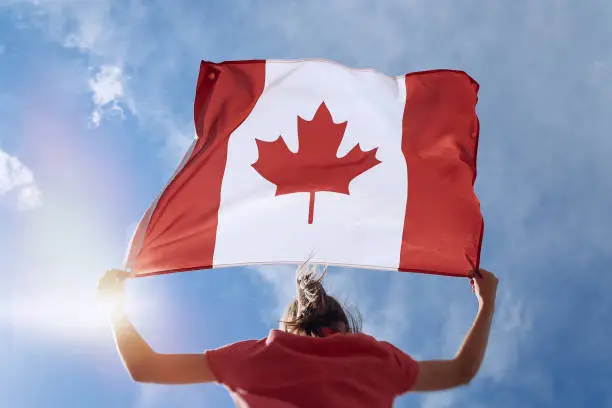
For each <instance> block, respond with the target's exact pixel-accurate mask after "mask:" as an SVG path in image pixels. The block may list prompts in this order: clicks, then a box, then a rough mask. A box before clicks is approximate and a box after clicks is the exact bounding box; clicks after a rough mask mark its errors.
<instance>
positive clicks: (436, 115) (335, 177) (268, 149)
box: [125, 60, 483, 276]
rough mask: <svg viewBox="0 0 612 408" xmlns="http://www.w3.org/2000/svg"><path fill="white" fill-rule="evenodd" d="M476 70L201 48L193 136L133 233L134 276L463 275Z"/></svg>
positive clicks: (474, 209) (469, 255) (476, 223)
mask: <svg viewBox="0 0 612 408" xmlns="http://www.w3.org/2000/svg"><path fill="white" fill-rule="evenodd" d="M477 93H478V84H477V83H476V82H475V81H474V80H473V79H472V78H471V77H470V76H468V75H467V74H466V73H464V72H461V71H451V70H437V71H426V72H416V73H411V74H408V75H402V76H388V75H384V74H382V73H380V72H377V71H374V70H357V69H352V68H348V67H345V66H342V65H340V64H337V63H333V62H329V61H302V60H300V61H231V62H223V63H212V62H202V64H201V67H200V74H199V78H198V83H197V90H196V96H195V104H194V119H195V128H196V134H197V137H196V138H195V140H194V142H193V144H192V146H191V148H190V149H189V151H188V152H187V153H186V155H185V157H184V159H183V161H182V163H181V164H180V165H179V167H178V168H177V170H176V172H175V174H174V176H173V177H172V178H171V180H170V181H169V183H168V184H167V186H166V187H165V189H164V190H163V191H162V193H161V194H160V196H159V197H158V198H157V199H156V200H155V201H154V202H153V204H152V205H151V206H150V208H149V209H148V210H147V211H146V213H145V214H144V216H143V218H142V220H141V221H140V223H139V225H138V227H137V229H136V232H135V234H134V236H133V238H132V242H131V244H130V247H129V250H128V255H127V258H126V263H125V267H126V268H128V269H130V270H132V271H133V273H135V274H136V275H137V276H145V275H151V274H160V273H170V272H179V271H187V270H194V269H205V268H211V267H220V266H237V265H253V264H264V263H302V262H304V261H305V260H306V259H310V260H311V262H313V263H322V264H327V265H342V266H350V267H359V268H372V269H392V270H400V271H413V272H424V273H434V274H443V275H451V276H467V275H469V273H470V271H471V270H477V268H478V265H479V257H480V247H481V242H482V234H483V219H482V215H481V212H480V205H479V202H478V199H477V197H476V195H475V193H474V187H473V186H474V181H475V177H476V153H477V148H478V130H479V126H478V118H477V115H476V110H475V107H476V102H477Z"/></svg>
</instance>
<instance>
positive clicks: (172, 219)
mask: <svg viewBox="0 0 612 408" xmlns="http://www.w3.org/2000/svg"><path fill="white" fill-rule="evenodd" d="M264 85H265V61H235V62H227V63H221V64H214V63H210V62H205V61H203V62H202V64H201V65H200V74H199V77H198V84H197V89H196V96H195V102H194V121H195V125H196V133H197V135H198V140H197V142H196V144H195V146H194V149H193V152H192V153H191V155H190V156H189V158H188V160H187V163H186V164H185V166H184V167H183V168H182V170H181V171H178V172H177V173H176V174H175V177H174V178H173V179H172V181H171V182H170V183H169V184H168V186H167V187H166V188H165V189H164V191H163V192H162V194H161V196H160V197H159V199H158V200H156V202H155V203H154V204H153V205H152V206H151V208H150V209H149V210H148V212H147V214H145V217H143V220H142V221H141V223H140V224H139V226H138V228H137V231H136V233H135V235H134V240H133V245H132V246H131V249H130V253H129V254H128V258H127V262H126V265H125V266H126V267H127V268H131V269H132V270H133V271H134V273H135V274H136V275H137V276H148V275H155V274H163V273H170V272H177V271H187V270H194V269H204V268H210V267H212V266H213V256H214V250H215V242H216V235H217V224H218V215H217V213H218V210H219V205H220V201H221V183H222V181H223V173H224V171H225V165H226V161H227V149H228V141H229V137H230V135H231V134H232V132H233V131H234V130H235V129H236V128H237V127H238V126H239V125H240V124H241V123H242V122H243V121H244V120H245V119H246V118H247V117H248V115H249V114H250V113H251V111H252V109H253V107H254V106H255V104H256V103H257V100H258V99H259V97H260V96H261V94H262V92H263V89H264ZM193 180H198V182H195V183H194V182H192V181H193ZM145 235H146V239H142V237H144V236H145Z"/></svg>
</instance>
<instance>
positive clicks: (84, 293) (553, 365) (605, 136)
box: [0, 0, 612, 408]
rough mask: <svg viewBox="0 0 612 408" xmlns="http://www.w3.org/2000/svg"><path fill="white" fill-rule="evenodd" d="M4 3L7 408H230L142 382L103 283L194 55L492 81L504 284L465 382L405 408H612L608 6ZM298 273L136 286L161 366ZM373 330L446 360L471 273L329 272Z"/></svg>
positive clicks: (492, 192) (1, 321)
mask: <svg viewBox="0 0 612 408" xmlns="http://www.w3.org/2000/svg"><path fill="white" fill-rule="evenodd" d="M255 3H256V2H249V1H246V0H232V1H221V0H219V1H205V2H203V1H179V0H176V1H173V2H172V6H171V5H170V2H166V1H162V0H152V1H143V0H124V1H119V0H91V1H85V0H82V1H78V0H75V1H69V0H39V1H33V0H32V1H27V0H0V271H1V272H0V274H1V276H2V284H0V306H1V307H0V353H1V356H2V357H1V359H0V407H2V408H13V407H20V408H29V407H32V408H34V407H36V408H39V407H46V406H63V407H67V408H69V407H83V406H86V407H91V408H98V407H100V408H106V407H109V406H113V407H126V408H157V407H169V406H171V407H178V408H183V407H184V408H190V407H200V406H213V407H230V406H232V403H231V401H230V399H229V397H228V396H227V395H226V392H225V390H224V389H223V388H221V387H219V386H215V385H200V386H188V387H182V386H174V387H170V386H169V387H164V386H150V385H144V386H143V385H140V384H136V383H134V382H132V381H131V380H130V379H129V377H128V376H127V374H126V373H125V372H124V370H123V368H122V366H121V363H120V360H119V358H118V356H117V355H116V351H115V349H114V345H113V342H112V338H111V333H110V330H109V329H108V327H107V322H106V320H105V316H104V314H103V313H102V311H101V309H100V307H99V306H98V305H97V303H96V301H95V296H94V294H95V285H96V282H97V279H98V278H99V277H100V276H101V275H102V273H103V272H104V270H105V269H107V268H110V267H115V266H119V265H120V264H121V261H122V259H123V255H124V252H125V249H126V245H127V242H128V239H129V236H130V233H131V231H132V229H133V228H134V225H135V222H137V220H138V219H139V217H140V216H141V214H142V212H143V211H144V210H145V209H146V207H147V206H148V205H149V203H150V202H151V201H152V200H153V198H154V197H155V196H156V194H157V193H158V192H159V191H160V189H161V188H162V187H163V185H164V184H165V182H166V181H167V179H168V177H169V176H170V175H171V173H172V171H173V169H174V166H175V165H176V164H177V162H178V160H179V159H180V158H181V156H182V153H183V152H184V151H185V149H186V147H187V145H188V144H189V142H190V140H191V138H192V135H193V125H192V106H193V105H192V104H193V95H194V90H195V80H196V77H197V71H198V67H199V61H200V59H208V60H213V61H221V60H228V59H248V58H309V57H317V58H324V59H332V60H336V61H339V62H341V63H343V64H346V65H350V66H354V67H372V68H376V69H378V70H381V71H383V72H386V73H388V74H393V75H395V74H401V73H404V72H410V71H416V70H423V69H432V68H452V69H463V70H466V71H467V72H468V73H469V74H470V75H472V76H473V77H474V78H476V79H477V80H478V81H479V83H480V84H481V91H480V100H479V105H478V113H479V116H480V119H481V125H482V128H481V140H480V151H479V162H478V165H479V175H478V180H477V192H478V194H479V197H480V199H481V203H482V209H483V213H484V216H485V228H486V229H485V241H484V246H483V253H482V258H483V266H484V267H486V268H488V269H491V270H493V271H494V272H496V273H497V274H498V275H499V277H500V279H501V286H500V293H499V296H498V297H499V302H498V311H497V315H496V318H495V323H494V328H493V333H492V337H491V343H490V347H489V352H488V354H487V357H486V361H485V364H484V366H483V368H482V370H481V373H480V374H479V376H478V378H477V379H476V380H475V381H474V382H473V383H472V384H471V385H470V386H469V387H466V388H462V389H458V390H453V391H450V392H444V393H436V394H423V395H409V396H406V397H403V398H401V399H399V400H398V401H397V403H396V406H397V407H421V408H446V407H461V406H471V407H492V406H495V407H517V406H521V407H580V406H593V407H612V389H610V385H609V384H610V379H611V378H612V347H611V346H610V338H611V337H612V325H610V324H609V320H610V318H609V315H610V314H611V313H612V297H611V296H609V294H608V292H607V291H608V290H609V288H610V287H612V286H611V285H612V274H611V272H610V266H609V265H610V263H611V261H612V244H611V243H612V210H611V209H612V177H611V176H610V174H611V171H612V161H611V160H610V157H612V138H611V134H612V133H611V130H612V115H611V114H610V106H612V87H611V85H610V77H611V75H612V24H611V23H610V22H611V21H612V3H610V2H607V1H604V0H601V1H596V0H587V1H582V2H571V1H569V0H565V1H564V0H557V1H553V0H542V1H538V2H529V1H527V0H518V1H505V0H504V1H496V2H484V1H482V2H478V1H472V2H461V4H460V3H458V2H454V1H451V0H443V1H438V2H427V1H424V0H402V1H400V0H383V1H365V0H326V1H320V0H311V1H309V2H300V1H293V0H282V1H281V0H269V1H261V2H257V5H254V4H255ZM292 278H293V271H292V270H291V269H288V268H287V267H267V268H260V269H247V268H242V269H229V270H228V269H225V270H219V271H197V272H189V273H179V274H173V275H168V276H160V277H150V278H143V279H139V280H137V281H136V282H132V283H130V285H129V287H128V292H129V297H130V301H131V314H132V316H133V320H134V322H135V324H136V325H137V327H138V328H139V329H140V330H141V331H142V333H143V335H144V336H145V338H146V339H147V340H148V341H149V342H150V343H151V345H152V346H153V347H154V348H155V349H156V350H158V351H160V352H197V351H201V350H204V349H207V348H214V347H218V346H222V345H224V344H227V343H230V342H233V341H237V340H240V339H246V338H254V337H255V338H259V337H263V336H265V335H266V334H267V332H268V330H269V328H271V327H274V326H275V325H276V321H277V319H278V316H279V313H280V310H281V308H282V306H283V305H284V304H285V303H286V302H287V301H288V300H289V299H290V298H291V295H292V293H293V290H294V289H293V281H292ZM328 286H329V289H330V291H331V292H332V293H333V294H336V295H338V296H339V297H340V298H341V299H342V300H345V301H347V302H348V303H350V304H353V305H355V306H357V307H359V308H360V310H361V311H362V314H363V315H364V319H365V330H366V331H368V332H369V333H370V334H373V335H375V336H378V337H379V338H381V339H385V340H390V341H393V342H394V343H396V344H397V345H398V346H400V347H402V348H403V349H405V350H406V351H407V352H408V353H411V354H412V355H414V356H415V357H416V358H443V357H450V356H452V355H453V353H454V352H455V350H456V348H457V347H458V345H459V343H460V341H461V340H462V338H463V336H464V334H465V332H466V331H467V329H468V328H469V326H470V324H471V322H472V318H473V316H474V314H475V312H476V303H475V300H474V299H473V296H472V294H471V292H470V290H469V285H468V284H467V281H465V280H463V279H456V278H447V277H438V276H423V275H416V274H400V273H390V272H380V271H377V272H375V271H363V270H342V269H334V270H332V271H331V274H330V276H329V279H328Z"/></svg>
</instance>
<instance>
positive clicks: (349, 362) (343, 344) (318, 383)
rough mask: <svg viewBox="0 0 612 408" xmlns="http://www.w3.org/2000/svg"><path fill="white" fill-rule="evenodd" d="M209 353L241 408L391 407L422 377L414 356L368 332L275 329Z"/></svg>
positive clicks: (216, 372) (215, 370) (213, 367)
mask: <svg viewBox="0 0 612 408" xmlns="http://www.w3.org/2000/svg"><path fill="white" fill-rule="evenodd" d="M206 355H207V357H208V361H209V363H210V367H211V370H212V372H213V373H214V375H215V377H216V378H217V382H219V383H220V384H223V385H225V386H226V387H227V388H228V389H229V391H230V393H231V395H232V397H233V399H234V401H235V402H236V405H237V406H238V407H239V408H298V407H299V408H326V407H332V408H343V407H351V408H359V407H367V408H383V407H384V408H389V407H391V406H392V405H393V400H394V399H395V397H396V396H398V395H400V394H402V393H404V392H406V391H409V390H410V389H411V388H412V387H413V385H414V383H415V381H416V378H417V375H418V364H417V362H416V361H414V360H413V359H412V358H411V357H410V356H409V355H407V354H405V353H404V352H402V351H401V350H399V349H397V348H396V347H394V346H393V345H391V344H390V343H387V342H384V341H378V340H376V339H375V338H373V337H371V336H367V335H365V334H333V335H331V336H328V337H323V338H319V337H308V336H298V335H294V334H290V333H285V332H283V331H280V330H272V331H270V334H269V335H268V337H267V338H265V339H262V340H247V341H242V342H239V343H234V344H230V345H228V346H225V347H221V348H219V349H216V350H208V351H207V352H206Z"/></svg>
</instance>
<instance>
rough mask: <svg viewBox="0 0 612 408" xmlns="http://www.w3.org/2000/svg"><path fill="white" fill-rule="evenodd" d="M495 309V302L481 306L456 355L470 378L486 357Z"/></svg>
mask: <svg viewBox="0 0 612 408" xmlns="http://www.w3.org/2000/svg"><path fill="white" fill-rule="evenodd" d="M494 311H495V305H494V304H493V303H491V304H484V305H482V306H480V308H479V310H478V314H477V316H476V319H475V320H474V323H473V325H472V328H471V329H470V331H469V332H468V334H467V335H466V336H465V339H464V340H463V344H461V347H459V350H458V351H457V354H456V355H455V359H456V361H458V362H459V364H460V365H461V369H462V371H463V372H464V373H465V375H466V376H467V377H468V378H469V379H471V378H473V377H474V376H475V375H476V373H477V372H478V370H479V369H480V365H481V364H482V361H483V359H484V356H485V352H486V350H487V344H488V342H489V333H490V332H491V323H492V321H493V314H494Z"/></svg>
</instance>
